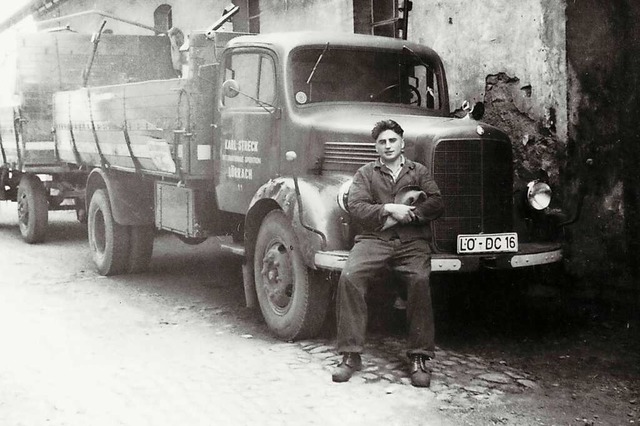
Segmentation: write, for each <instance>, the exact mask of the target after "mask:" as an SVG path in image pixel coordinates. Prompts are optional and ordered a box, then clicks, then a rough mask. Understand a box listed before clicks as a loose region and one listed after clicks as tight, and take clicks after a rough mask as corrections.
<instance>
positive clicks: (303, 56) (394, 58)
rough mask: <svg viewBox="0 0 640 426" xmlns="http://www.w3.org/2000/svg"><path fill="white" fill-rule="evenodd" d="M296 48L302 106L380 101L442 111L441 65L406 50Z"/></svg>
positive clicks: (297, 88) (296, 87)
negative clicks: (407, 52)
mask: <svg viewBox="0 0 640 426" xmlns="http://www.w3.org/2000/svg"><path fill="white" fill-rule="evenodd" d="M322 51H323V48H320V47H319V48H310V49H303V50H298V51H296V52H294V53H293V56H292V60H291V67H292V74H293V94H294V98H295V101H296V103H297V104H298V105H302V104H310V103H316V102H381V103H392V104H403V105H410V106H414V107H419V108H423V109H440V108H441V103H440V99H439V93H440V89H439V87H438V84H440V80H441V79H439V78H438V75H437V69H438V68H437V67H436V66H432V65H431V64H430V63H429V61H428V58H421V57H415V56H414V55H411V54H406V53H404V52H397V51H396V52H384V51H383V52H381V51H367V50H362V51H354V50H349V49H340V48H335V47H330V48H329V49H328V50H327V51H326V52H325V53H324V55H323V57H322V60H321V61H320V62H319V63H318V65H317V67H316V69H315V71H314V72H313V78H312V79H309V78H308V77H309V75H310V73H311V71H312V70H313V68H314V66H315V65H316V62H317V59H318V57H319V55H320V54H321V53H322Z"/></svg>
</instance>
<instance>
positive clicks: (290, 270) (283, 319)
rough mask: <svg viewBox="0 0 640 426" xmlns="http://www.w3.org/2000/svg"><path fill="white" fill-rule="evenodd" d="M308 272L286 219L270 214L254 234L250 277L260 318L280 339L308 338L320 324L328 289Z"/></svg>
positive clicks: (327, 300)
mask: <svg viewBox="0 0 640 426" xmlns="http://www.w3.org/2000/svg"><path fill="white" fill-rule="evenodd" d="M310 272H313V271H309V270H308V268H307V266H306V265H305V264H304V262H303V261H302V255H301V253H300V246H299V244H298V241H297V239H296V236H295V234H294V233H293V229H292V228H291V224H290V223H289V220H288V219H287V217H286V216H285V215H284V213H282V212H281V211H279V210H274V211H272V212H271V213H269V214H268V215H267V216H266V217H265V219H264V221H263V222H262V226H261V227H260V231H259V233H258V239H257V241H256V251H255V257H254V276H255V284H256V294H257V296H258V302H259V304H260V310H261V311H262V315H263V316H264V319H265V321H266V322H267V325H268V326H269V328H270V329H271V330H272V331H273V332H274V333H275V334H276V335H277V336H278V337H280V338H281V339H284V340H295V339H302V338H307V337H312V336H314V335H315V334H317V333H318V331H319V330H320V328H321V327H322V325H323V322H324V318H325V315H326V312H327V306H328V303H329V297H330V286H329V285H328V283H323V282H316V281H317V280H316V279H315V274H312V273H310Z"/></svg>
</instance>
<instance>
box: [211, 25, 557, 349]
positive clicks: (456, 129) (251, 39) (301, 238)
mask: <svg viewBox="0 0 640 426" xmlns="http://www.w3.org/2000/svg"><path fill="white" fill-rule="evenodd" d="M218 85H219V87H220V88H221V89H220V90H219V92H218V93H219V96H218V100H217V103H216V114H215V117H216V118H215V120H216V122H215V127H216V128H217V130H218V132H219V133H218V134H219V139H218V140H217V141H216V144H215V148H214V149H215V150H216V155H215V158H216V165H215V167H214V170H215V171H216V172H215V188H216V191H215V192H216V200H217V204H218V206H219V208H220V209H221V210H225V211H231V212H235V213H238V214H244V215H246V216H245V218H246V220H245V221H244V223H243V226H244V231H243V236H244V242H243V244H244V245H243V247H244V249H243V250H244V251H243V253H244V255H245V257H246V259H247V261H248V263H249V264H251V263H253V264H254V271H253V277H252V278H253V279H254V280H255V290H256V293H257V296H258V302H259V304H260V306H261V308H262V311H263V314H264V315H265V318H266V319H267V322H270V325H272V328H276V329H278V328H280V329H283V327H281V326H280V325H281V324H282V323H283V322H286V321H284V320H283V319H284V318H285V317H287V316H291V313H292V312H296V313H298V312H299V311H304V310H305V309H307V307H304V306H303V307H302V308H301V307H300V306H298V304H300V303H302V302H300V301H298V300H297V298H298V296H299V294H296V293H303V292H305V293H306V291H301V290H300V289H301V288H304V287H305V286H307V285H308V286H309V288H314V287H315V288H317V287H320V286H323V285H324V286H326V284H324V283H317V282H316V283H311V282H307V281H309V279H308V278H309V276H311V275H310V272H309V271H314V272H315V271H317V270H321V271H322V270H324V271H326V270H330V271H331V270H332V271H340V270H341V269H342V266H343V265H344V262H345V261H346V259H347V257H348V252H349V249H350V248H351V245H352V243H353V236H354V235H353V229H352V226H351V223H350V218H349V212H348V210H347V208H346V204H347V203H346V199H347V197H348V188H349V184H350V182H351V178H352V176H353V174H354V173H355V171H356V170H357V169H358V168H359V167H360V166H362V165H364V164H365V163H367V162H369V161H372V160H374V159H375V158H376V156H377V155H376V151H375V147H374V141H373V140H372V138H371V135H370V131H371V129H372V127H373V126H374V124H375V123H376V122H377V121H379V120H382V119H387V118H391V119H394V120H396V121H397V122H398V123H400V124H401V126H402V127H403V128H404V129H405V136H404V138H405V143H406V148H405V155H406V156H407V157H408V158H410V159H412V160H414V161H417V162H420V163H422V164H424V165H426V166H427V167H428V168H429V169H430V170H431V172H432V173H433V176H434V179H435V181H436V183H437V184H438V185H439V187H440V189H441V191H442V196H443V200H444V203H445V213H444V214H443V216H442V217H441V218H440V219H438V220H436V221H434V222H433V223H432V227H433V235H434V240H433V241H432V248H433V253H434V254H433V256H432V262H431V267H432V271H441V272H463V271H474V270H478V269H480V268H483V267H490V268H493V269H512V268H521V267H526V266H533V265H540V264H547V263H554V262H558V261H560V260H561V259H562V249H561V244H560V241H558V240H557V239H556V238H555V235H554V233H553V232H549V233H545V232H537V231H532V229H535V228H536V224H535V220H536V218H538V219H539V218H540V217H541V215H543V214H544V211H545V210H546V209H547V207H548V205H549V201H550V188H549V186H548V185H547V184H546V183H544V182H537V181H535V182H530V183H529V184H528V185H527V187H526V188H523V189H522V190H521V191H516V193H517V194H519V196H520V197H521V198H522V199H519V198H516V199H514V195H513V194H514V190H517V189H518V188H514V185H513V168H512V148H511V143H510V141H509V138H508V137H507V135H506V134H505V133H504V132H502V131H500V130H499V129H497V128H495V127H493V126H490V125H488V124H486V123H482V122H480V121H478V120H477V118H478V117H477V116H474V114H471V113H470V114H468V115H467V117H465V118H462V119H460V118H453V117H452V116H451V114H450V111H451V108H450V105H449V100H448V88H447V81H446V75H445V71H444V68H443V65H442V61H441V60H440V58H439V56H438V55H437V54H436V53H435V52H434V51H433V50H431V49H430V48H428V47H426V46H422V45H418V44H415V43H410V42H407V41H403V40H397V39H390V38H383V37H372V36H364V35H353V34H325V33H313V32H308V33H294V34H291V33H286V34H264V35H257V36H245V37H238V38H235V39H233V40H231V41H230V42H229V44H228V45H227V47H226V49H225V51H224V54H223V55H222V59H221V62H220V72H219V76H218ZM521 206H524V208H520V207H521ZM541 212H542V213H541ZM274 217H275V218H276V220H275V221H276V222H278V223H284V224H287V225H286V226H288V227H289V228H290V229H289V231H288V232H290V235H288V236H286V237H278V236H277V235H276V233H277V232H284V231H283V230H282V229H280V228H279V227H278V226H272V225H270V222H272V221H273V219H274ZM518 221H521V222H522V221H526V222H527V224H528V226H521V225H519V224H518V223H516V222H518ZM540 222H541V226H543V225H542V223H547V222H546V221H545V220H544V219H540ZM532 224H533V225H532ZM283 226H285V225H283ZM270 227H273V228H274V229H275V230H270ZM265 228H267V229H268V232H267V233H266V234H267V235H266V236H264V232H263V231H264V229H265ZM276 230H277V232H276ZM263 240H265V241H263ZM298 269H305V271H303V272H300V271H298ZM245 281H247V280H245ZM303 281H304V285H302V286H300V285H299V284H300V283H301V282H303ZM245 284H246V282H245ZM251 284H253V283H251ZM322 294H324V293H322ZM314 297H318V298H319V297H320V295H316V296H314ZM316 300H318V299H316ZM318 303H322V302H320V300H318ZM313 315H315V316H318V315H320V314H313ZM313 315H312V316H313ZM303 316H304V315H303ZM294 321H295V320H294ZM297 323H298V325H300V326H301V330H304V332H302V334H305V333H306V332H307V331H308V330H309V329H313V327H315V326H309V325H304V320H299V321H297ZM297 333H298V331H296V332H294V333H293V334H294V335H296V336H297ZM281 335H283V336H285V337H290V336H291V332H290V331H289V330H283V333H282V334H281Z"/></svg>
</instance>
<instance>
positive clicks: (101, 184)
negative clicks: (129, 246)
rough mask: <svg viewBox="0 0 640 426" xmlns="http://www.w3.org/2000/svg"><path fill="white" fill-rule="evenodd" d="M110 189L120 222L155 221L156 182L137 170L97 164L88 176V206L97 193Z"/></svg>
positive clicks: (116, 218)
mask: <svg viewBox="0 0 640 426" xmlns="http://www.w3.org/2000/svg"><path fill="white" fill-rule="evenodd" d="M100 188H104V189H106V190H107V194H108V196H109V204H110V205H111V211H112V212H113V218H114V220H115V221H116V222H117V223H119V224H120V225H153V224H154V221H155V217H154V208H153V199H154V198H153V191H154V188H153V182H152V181H149V180H146V179H144V178H143V177H142V176H139V175H136V174H133V173H122V172H117V171H111V170H104V169H101V168H95V169H93V170H92V171H91V173H89V176H88V177H87V187H86V198H85V203H86V209H87V211H89V203H90V202H91V197H92V196H93V193H94V192H95V191H96V190H97V189H100Z"/></svg>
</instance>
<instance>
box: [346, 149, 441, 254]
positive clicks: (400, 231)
mask: <svg viewBox="0 0 640 426" xmlns="http://www.w3.org/2000/svg"><path fill="white" fill-rule="evenodd" d="M408 186H416V187H419V188H420V189H421V190H422V191H424V193H425V194H426V199H424V200H423V201H421V202H420V203H418V204H417V205H416V210H415V212H416V216H417V219H416V220H414V221H413V222H411V223H408V224H397V225H395V226H393V227H391V228H389V229H385V230H384V231H383V230H382V227H383V225H384V223H385V220H386V218H387V216H388V214H387V213H385V212H384V204H387V203H396V202H397V201H395V200H396V195H397V194H398V192H399V191H400V190H402V189H403V188H406V187H408ZM347 206H348V208H349V214H350V216H351V219H352V223H353V224H354V225H355V227H356V232H357V236H356V239H358V238H380V239H383V240H387V241H388V240H390V239H392V238H399V239H400V240H401V241H403V242H406V241H411V240H416V239H426V240H428V241H429V242H431V240H432V233H431V226H430V222H431V221H432V220H434V219H437V218H438V217H440V215H441V214H442V213H443V211H444V204H443V202H442V197H441V195H440V189H439V188H438V185H436V183H435V181H434V180H433V178H432V177H431V173H430V172H429V169H427V167H425V166H424V165H422V164H420V163H416V162H414V161H411V160H408V159H405V161H404V165H403V166H402V170H401V171H400V173H399V175H398V178H397V179H396V180H395V181H394V179H393V176H392V175H391V171H390V170H389V169H388V168H387V167H386V166H385V165H384V164H383V163H382V162H381V161H380V159H377V160H375V161H373V162H371V163H368V164H365V165H364V166H362V167H361V168H360V169H358V171H357V172H356V174H355V176H354V177H353V184H352V185H351V188H350V189H349V197H348V201H347Z"/></svg>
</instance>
